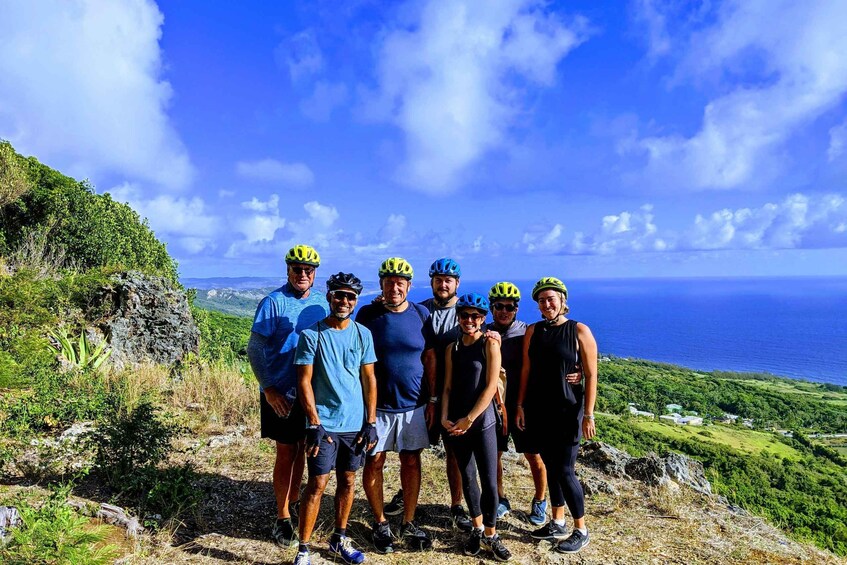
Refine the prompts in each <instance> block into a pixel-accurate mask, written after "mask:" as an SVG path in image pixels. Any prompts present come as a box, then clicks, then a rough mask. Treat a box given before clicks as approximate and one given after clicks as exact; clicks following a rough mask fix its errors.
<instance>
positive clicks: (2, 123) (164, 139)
mask: <svg viewBox="0 0 847 565" xmlns="http://www.w3.org/2000/svg"><path fill="white" fill-rule="evenodd" d="M162 22H163V17H162V14H161V12H160V11H159V9H158V7H157V6H156V4H155V3H154V2H152V1H149V0H128V1H125V2H109V1H106V0H45V1H43V2H3V3H2V4H0V37H2V38H3V49H2V50H0V137H4V138H7V139H9V140H10V141H11V142H12V143H13V144H14V145H15V147H16V149H17V150H18V151H21V152H24V153H33V154H36V155H38V158H39V159H40V160H42V161H48V162H50V163H51V164H54V166H57V167H58V168H60V169H63V170H65V171H68V172H69V173H70V174H73V175H75V176H80V177H90V176H93V175H95V174H97V173H99V172H115V173H119V174H123V175H126V176H127V177H130V178H134V179H143V180H145V181H148V182H153V183H156V184H158V185H161V186H165V187H169V188H183V187H185V186H187V185H188V184H189V183H190V182H191V179H192V176H193V168H192V165H191V163H190V160H189V157H188V154H187V152H186V150H185V147H184V146H183V144H182V142H181V140H180V138H179V135H178V134H177V132H176V131H175V129H174V127H173V125H172V124H171V122H170V120H169V118H168V115H167V113H166V109H167V106H168V103H169V101H170V99H171V96H172V89H171V86H170V84H169V83H168V82H166V81H164V80H162V78H161V75H162V60H161V50H160V48H159V39H160V38H161V33H162Z"/></svg>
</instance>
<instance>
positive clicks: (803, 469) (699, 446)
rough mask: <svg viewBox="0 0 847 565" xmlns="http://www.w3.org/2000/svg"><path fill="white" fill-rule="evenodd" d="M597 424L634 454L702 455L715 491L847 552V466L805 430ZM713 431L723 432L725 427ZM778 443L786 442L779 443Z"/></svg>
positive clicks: (623, 420)
mask: <svg viewBox="0 0 847 565" xmlns="http://www.w3.org/2000/svg"><path fill="white" fill-rule="evenodd" d="M597 429H598V439H599V440H600V441H605V442H608V443H610V444H612V445H615V446H617V447H620V448H622V449H625V450H626V451H628V452H630V453H631V454H633V455H643V454H645V453H647V452H649V451H654V452H657V453H664V452H667V451H678V452H681V453H685V454H687V455H690V456H692V457H695V458H696V459H699V460H700V461H702V462H703V465H704V466H705V468H706V474H707V477H708V478H709V480H710V481H711V483H712V487H713V489H714V490H715V491H716V492H717V493H718V494H722V495H724V496H726V497H727V499H728V500H729V501H730V502H732V503H734V504H737V505H739V506H741V507H743V508H745V509H747V510H749V511H750V512H753V513H755V514H759V515H762V516H765V517H767V518H768V519H769V520H771V521H772V522H773V523H775V524H776V525H777V526H779V527H781V528H783V529H784V530H786V531H788V532H790V533H791V534H792V535H793V536H795V537H796V538H798V539H801V540H808V541H812V542H814V543H815V544H817V545H819V546H820V547H824V548H827V549H829V550H831V551H833V552H835V553H837V554H839V555H847V480H845V468H847V464H845V462H844V461H839V460H837V459H836V460H832V459H831V458H830V457H828V456H827V455H826V454H823V453H822V452H821V451H820V450H819V447H818V446H815V445H813V444H811V443H810V442H809V441H808V440H806V439H805V438H804V437H803V436H802V435H799V436H798V437H796V438H794V439H790V438H778V436H776V435H772V440H771V441H768V440H767V439H766V438H764V437H763V434H761V432H754V431H744V430H737V431H735V438H734V439H733V441H732V442H730V443H729V444H726V445H725V444H723V443H721V442H717V441H713V438H708V440H704V439H701V437H702V436H699V434H698V431H693V430H692V429H682V428H680V427H678V426H675V425H673V424H660V423H653V422H650V421H642V420H641V419H640V418H630V417H628V416H627V417H618V416H605V415H604V416H601V418H600V421H599V422H598V425H597ZM707 431H708V432H709V433H712V434H715V435H718V434H721V433H723V430H719V429H718V426H713V427H710V428H709V429H708V430H707ZM745 436H747V437H745ZM774 442H779V443H782V444H783V447H782V448H780V449H772V445H770V444H772V443H774Z"/></svg>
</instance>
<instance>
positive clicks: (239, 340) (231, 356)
mask: <svg viewBox="0 0 847 565" xmlns="http://www.w3.org/2000/svg"><path fill="white" fill-rule="evenodd" d="M191 315H192V316H193V317H194V322H195V323H196V324H197V327H198V328H199V329H200V356H201V357H202V358H204V359H207V360H210V361H236V360H241V361H244V360H246V358H247V341H248V340H249V339H250V328H251V327H252V325H253V320H252V319H250V318H243V317H239V316H230V315H229V314H223V313H221V312H215V311H213V310H204V309H202V308H197V307H195V306H192V308H191Z"/></svg>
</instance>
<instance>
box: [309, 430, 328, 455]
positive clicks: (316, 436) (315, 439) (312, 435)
mask: <svg viewBox="0 0 847 565" xmlns="http://www.w3.org/2000/svg"><path fill="white" fill-rule="evenodd" d="M328 435H329V434H327V433H326V430H325V429H324V427H323V425H321V424H318V425H317V426H309V427H308V428H306V449H308V448H309V447H314V446H316V445H317V446H318V447H320V445H321V442H323V440H324V439H326V437H327V436H328Z"/></svg>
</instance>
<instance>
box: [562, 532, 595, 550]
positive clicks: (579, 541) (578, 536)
mask: <svg viewBox="0 0 847 565" xmlns="http://www.w3.org/2000/svg"><path fill="white" fill-rule="evenodd" d="M588 541H589V539H588V533H584V534H583V533H582V532H580V531H579V530H574V531H573V533H572V534H571V535H570V536H569V537H568V539H566V540H565V541H562V542H559V543H558V544H556V547H555V549H556V551H558V552H559V553H576V552H577V551H579V550H580V549H582V548H583V547H585V546H586V545H588Z"/></svg>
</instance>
